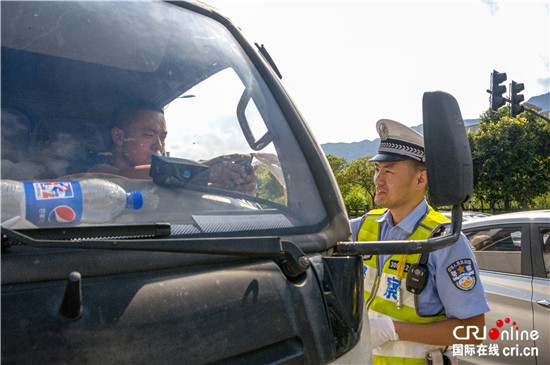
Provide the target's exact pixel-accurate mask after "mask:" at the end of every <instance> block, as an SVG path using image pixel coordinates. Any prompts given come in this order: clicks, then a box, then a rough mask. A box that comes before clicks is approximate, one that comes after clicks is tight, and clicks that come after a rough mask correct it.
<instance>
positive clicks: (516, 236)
mask: <svg viewBox="0 0 550 365" xmlns="http://www.w3.org/2000/svg"><path fill="white" fill-rule="evenodd" d="M462 230H463V232H464V234H465V235H466V236H467V237H468V239H469V240H470V243H471V244H472V248H473V249H474V254H475V257H476V260H477V263H478V266H479V269H480V272H481V275H480V276H481V281H482V283H483V286H484V288H485V292H486V294H487V299H488V300H489V305H490V307H491V311H490V312H489V313H486V314H485V328H486V331H485V333H484V335H485V337H486V339H485V340H484V341H483V344H482V345H480V346H476V347H473V348H469V349H468V350H469V351H464V353H463V356H462V357H460V360H461V363H465V364H487V363H491V364H493V363H498V364H519V363H521V364H548V363H550V350H549V347H548V343H550V279H549V278H550V210H544V211H528V212H521V213H509V214H500V215H494V216H490V217H486V218H480V219H475V220H468V221H466V222H464V224H463V227H462ZM464 350H466V349H464Z"/></svg>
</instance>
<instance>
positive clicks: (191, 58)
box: [1, 1, 465, 364]
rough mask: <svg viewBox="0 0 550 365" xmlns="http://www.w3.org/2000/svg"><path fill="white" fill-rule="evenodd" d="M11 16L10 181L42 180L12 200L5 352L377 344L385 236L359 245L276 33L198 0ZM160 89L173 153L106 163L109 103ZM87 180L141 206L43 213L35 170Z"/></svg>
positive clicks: (331, 357)
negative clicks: (273, 37) (368, 305)
mask: <svg viewBox="0 0 550 365" xmlns="http://www.w3.org/2000/svg"><path fill="white" fill-rule="evenodd" d="M1 14H2V53H1V57H2V71H1V72H2V75H1V77H2V90H1V91H2V96H1V98H2V100H1V108H2V109H1V118H2V128H1V130H2V141H1V148H2V151H1V158H2V161H1V163H2V165H1V178H2V184H4V183H6V184H11V185H10V186H16V185H17V184H21V183H24V186H29V187H30V188H29V189H31V190H26V192H25V194H26V195H24V196H21V197H20V199H26V200H25V203H24V204H23V205H22V207H24V208H20V209H19V212H18V214H15V215H12V214H8V213H7V212H8V209H7V208H6V207H5V206H4V205H2V258H1V259H2V265H1V274H2V279H1V280H2V361H3V362H4V363H5V364H15V363H51V364H62V363H78V364H98V363H101V364H109V363H116V364H134V363H162V364H172V363H178V364H181V363H189V364H203V363H223V364H231V363H239V364H242V363H314V364H319V363H330V362H334V361H352V360H345V359H346V358H345V357H342V356H344V355H345V354H347V356H349V354H350V353H351V352H352V351H351V350H354V349H355V350H356V351H357V350H358V349H359V350H360V352H361V354H362V355H361V356H366V357H367V358H368V352H369V342H368V336H366V335H365V330H366V327H365V326H364V325H363V304H364V300H363V284H362V280H363V278H362V268H363V265H362V255H364V254H368V253H369V252H371V253H372V252H375V251H376V247H378V246H376V244H374V245H375V246H372V245H371V246H361V245H352V243H351V242H349V240H350V227H349V223H348V217H347V214H346V209H345V206H344V204H343V200H342V197H341V195H340V192H339V190H338V186H337V184H336V181H335V179H334V177H333V175H332V172H331V170H330V167H329V164H328V162H327V160H326V158H325V156H324V154H323V152H322V150H321V148H320V146H319V144H318V143H317V142H316V141H315V138H314V136H313V134H312V131H311V130H310V128H309V127H308V125H307V123H306V122H305V121H304V119H303V118H302V116H301V115H300V113H299V111H298V109H297V106H296V105H295V104H294V102H293V101H292V99H291V98H290V97H289V95H288V94H287V93H286V91H285V89H284V87H283V86H282V84H281V80H280V73H279V70H277V68H276V66H275V64H274V62H273V60H272V59H271V57H270V56H269V54H268V52H267V51H266V49H265V48H264V47H263V46H259V45H255V44H251V43H249V42H248V41H247V40H246V39H245V38H244V36H243V34H242V33H241V31H240V30H239V28H237V27H236V26H235V25H234V24H233V23H232V22H231V21H230V20H229V19H227V18H226V17H224V16H223V15H221V14H220V13H218V11H217V10H216V9H214V8H211V7H209V6H208V5H206V4H203V3H200V2H196V1H176V2H159V1H155V2H103V1H70V2H57V1H44V2H20V1H13V2H12V1H2V3H1ZM145 104H147V105H154V106H156V108H158V110H160V111H161V112H162V114H163V116H164V119H165V122H166V131H167V134H166V136H165V139H164V140H163V143H164V146H163V149H162V153H158V154H156V155H155V156H153V157H152V158H151V162H150V164H145V165H140V166H139V168H136V170H139V172H140V173H141V174H140V175H135V176H129V175H125V174H122V173H120V174H119V173H117V171H116V170H112V171H110V170H105V171H98V169H96V168H94V167H96V166H98V165H100V166H103V165H110V164H112V163H113V156H114V152H113V151H114V149H115V148H116V146H115V145H116V141H115V140H114V137H113V128H116V127H119V126H117V125H115V124H114V122H113V118H114V115H116V113H117V111H118V110H120V108H121V107H123V106H125V105H145ZM443 128H445V127H443ZM122 129H124V128H122ZM123 132H125V133H128V131H125V130H123ZM143 133H144V134H143V138H148V135H147V133H146V132H143ZM124 135H125V138H126V141H128V140H129V139H131V138H134V137H128V136H129V135H130V134H124ZM464 136H465V135H464ZM151 138H156V137H151ZM438 139H440V136H439V137H438ZM445 147H446V148H448V145H446V146H445ZM144 166H145V167H144ZM144 171H145V173H143V172H144ZM89 180H101V181H106V182H108V183H114V184H116V185H117V186H119V187H121V188H122V189H123V190H124V191H140V192H141V195H142V197H143V204H142V206H141V207H140V208H139V209H134V210H122V211H121V212H120V213H118V214H116V215H114V216H113V217H111V218H109V219H104V220H102V221H98V220H95V221H86V220H85V219H84V218H82V219H79V218H67V217H65V216H63V215H60V214H45V213H44V214H41V213H37V215H31V214H30V212H31V211H32V210H33V209H38V210H39V209H41V208H37V207H35V206H34V205H33V204H31V203H29V199H30V195H32V194H35V195H36V196H35V198H33V199H34V200H38V198H37V196H38V195H37V194H38V193H37V191H38V190H37V189H39V188H38V187H41V188H40V189H42V188H43V187H44V186H51V184H57V183H70V184H77V183H78V184H82V183H83V182H84V181H89ZM243 181H244V183H243ZM434 181H435V179H434ZM48 184H50V185H48ZM6 186H7V185H6ZM17 186H19V185H17ZM2 189H3V190H2V200H3V201H8V200H9V199H8V198H10V199H11V196H9V194H10V191H9V189H7V188H6V189H4V185H3V187H2ZM33 189H34V190H33ZM29 194H30V195H29ZM82 194H83V195H85V194H86V192H85V191H84V190H83V192H82ZM434 194H437V192H436V193H434ZM62 198H63V196H56V197H54V198H52V199H51V202H52V204H54V205H56V204H57V205H62V204H63V199H62ZM103 198H104V197H102V196H99V197H97V196H96V197H95V198H94V199H98V200H99V201H101V199H103ZM55 199H57V201H54V200H55ZM86 199H87V197H85V196H83V197H82V202H83V203H82V204H81V206H80V208H78V209H81V210H82V212H84V211H86V212H88V211H89V210H90V209H95V208H92V207H91V204H89V203H86ZM461 199H462V198H461ZM34 200H33V201H34ZM105 204H108V202H105ZM57 205H56V206H57ZM95 205H97V204H94V206H95ZM44 209H45V208H44ZM42 213H43V212H42ZM77 217H78V215H77ZM81 217H84V214H82V215H81ZM459 228H460V221H459V223H458V229H459ZM339 242H340V243H342V244H341V245H340V248H339V246H338V243H339ZM444 244H450V242H447V241H446V242H445V243H444ZM373 247H374V248H373ZM395 247H399V249H402V250H407V248H406V247H404V245H401V246H399V245H397V246H395ZM419 247H420V246H416V247H415V248H414V249H413V248H408V250H409V251H411V250H417V251H418V250H421V249H424V248H422V247H420V248H419ZM431 249H435V246H434V248H431ZM361 331H363V336H361ZM360 341H362V342H361V343H359V342H360ZM365 353H366V355H365ZM357 359H358V358H357V357H355V358H354V360H353V361H357ZM365 361H366V362H368V361H370V360H369V359H366V360H365Z"/></svg>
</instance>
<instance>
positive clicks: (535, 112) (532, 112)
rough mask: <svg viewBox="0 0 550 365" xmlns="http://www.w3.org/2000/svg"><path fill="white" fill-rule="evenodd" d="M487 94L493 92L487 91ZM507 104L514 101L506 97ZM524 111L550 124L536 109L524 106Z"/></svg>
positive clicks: (549, 120) (504, 97)
mask: <svg viewBox="0 0 550 365" xmlns="http://www.w3.org/2000/svg"><path fill="white" fill-rule="evenodd" d="M487 92H488V93H489V94H490V93H491V90H487ZM502 98H503V99H504V100H505V101H506V102H507V103H509V104H511V103H512V101H511V100H510V99H508V98H507V97H506V96H503V97H502ZM523 109H524V110H526V111H528V112H529V113H531V114H534V115H536V116H537V117H539V118H540V119H544V120H545V121H547V122H548V123H550V119H548V118H547V117H545V116H544V115H542V114H540V113H539V112H537V111H536V110H534V109H531V108H529V107H528V106H525V105H523Z"/></svg>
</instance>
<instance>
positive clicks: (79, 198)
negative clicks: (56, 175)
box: [1, 179, 143, 225]
mask: <svg viewBox="0 0 550 365" xmlns="http://www.w3.org/2000/svg"><path fill="white" fill-rule="evenodd" d="M1 183H2V216H1V218H2V222H5V221H6V220H8V219H10V218H13V217H16V216H21V217H24V218H26V219H27V220H29V221H31V222H33V223H35V224H37V225H44V224H46V225H47V224H56V223H57V224H59V223H72V222H82V223H101V222H109V221H111V220H112V219H114V218H115V217H117V216H118V215H120V214H121V213H122V212H123V211H124V210H127V209H141V207H142V206H143V196H142V194H141V191H129V192H126V191H125V190H124V189H123V188H122V187H120V186H119V185H117V184H115V183H113V182H110V181H108V180H103V179H89V180H82V181H69V182H62V181H54V182H19V181H14V180H2V182H1Z"/></svg>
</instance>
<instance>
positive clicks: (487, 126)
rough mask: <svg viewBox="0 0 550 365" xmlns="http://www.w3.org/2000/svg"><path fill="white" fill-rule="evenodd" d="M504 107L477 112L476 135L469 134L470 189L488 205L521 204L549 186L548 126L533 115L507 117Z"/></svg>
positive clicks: (549, 136)
mask: <svg viewBox="0 0 550 365" xmlns="http://www.w3.org/2000/svg"><path fill="white" fill-rule="evenodd" d="M507 113H508V110H507V108H501V109H500V110H499V111H498V112H492V111H490V110H489V111H487V112H485V113H484V114H482V115H481V120H480V123H479V127H478V131H477V133H476V134H471V133H469V135H468V138H469V140H470V147H471V150H472V160H473V167H474V192H475V194H476V195H477V196H478V197H483V199H484V200H485V201H487V202H488V203H489V204H490V205H491V207H492V206H494V205H495V204H496V203H498V202H499V201H502V202H504V208H505V209H506V210H509V209H510V203H511V202H512V201H515V202H517V203H518V204H519V205H520V206H522V207H527V206H529V205H531V204H533V202H534V200H535V198H537V197H538V196H540V195H543V194H545V193H547V192H548V191H549V189H550V127H549V125H548V123H547V122H545V121H543V120H541V119H540V118H537V117H536V116H532V115H529V114H527V113H522V114H520V115H518V117H517V119H516V118H510V117H509V116H507Z"/></svg>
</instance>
